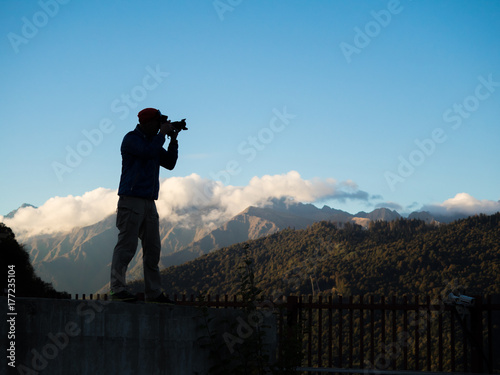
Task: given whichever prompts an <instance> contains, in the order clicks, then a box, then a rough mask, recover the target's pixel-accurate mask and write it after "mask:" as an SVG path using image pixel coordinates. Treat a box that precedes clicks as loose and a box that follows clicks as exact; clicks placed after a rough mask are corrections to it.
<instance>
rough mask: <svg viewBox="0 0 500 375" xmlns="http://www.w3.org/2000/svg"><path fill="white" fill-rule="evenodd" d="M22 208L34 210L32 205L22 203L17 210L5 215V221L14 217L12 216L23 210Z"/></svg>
mask: <svg viewBox="0 0 500 375" xmlns="http://www.w3.org/2000/svg"><path fill="white" fill-rule="evenodd" d="M24 207H33V208H36V207H35V206H33V205H32V204H29V203H23V204H22V205H21V206H20V207H18V208H17V209H15V210H13V211H10V212H9V213H8V214H7V215H5V216H4V217H5V218H7V219H12V218H13V217H14V215H15V214H16V212H17V211H19V210H20V209H21V208H24Z"/></svg>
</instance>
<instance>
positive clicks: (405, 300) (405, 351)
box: [403, 296, 409, 370]
mask: <svg viewBox="0 0 500 375" xmlns="http://www.w3.org/2000/svg"><path fill="white" fill-rule="evenodd" d="M407 307H408V297H407V296H403V332H404V335H405V344H406V343H407V342H408V337H409V333H408V309H407ZM407 369H408V345H403V370H407Z"/></svg>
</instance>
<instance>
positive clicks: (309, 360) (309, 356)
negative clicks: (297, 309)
mask: <svg viewBox="0 0 500 375" xmlns="http://www.w3.org/2000/svg"><path fill="white" fill-rule="evenodd" d="M311 304H312V296H309V301H308V305H307V306H308V307H307V328H308V329H307V331H308V332H307V336H308V340H307V365H308V366H309V367H311V366H312V306H311Z"/></svg>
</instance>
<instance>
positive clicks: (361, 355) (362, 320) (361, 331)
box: [359, 294, 365, 368]
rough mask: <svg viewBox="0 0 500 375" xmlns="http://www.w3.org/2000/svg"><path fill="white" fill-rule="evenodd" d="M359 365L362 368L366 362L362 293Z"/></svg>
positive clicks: (360, 302) (360, 299) (360, 300)
mask: <svg viewBox="0 0 500 375" xmlns="http://www.w3.org/2000/svg"><path fill="white" fill-rule="evenodd" d="M359 305H360V307H359V365H360V367H361V368H364V362H365V357H364V353H365V348H364V336H365V330H364V325H365V322H364V319H363V314H364V311H363V295H362V294H361V295H360V296H359Z"/></svg>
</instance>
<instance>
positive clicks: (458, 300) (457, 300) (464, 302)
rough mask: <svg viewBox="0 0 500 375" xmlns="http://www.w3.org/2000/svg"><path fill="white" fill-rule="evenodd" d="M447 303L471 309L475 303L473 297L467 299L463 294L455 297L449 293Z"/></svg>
mask: <svg viewBox="0 0 500 375" xmlns="http://www.w3.org/2000/svg"><path fill="white" fill-rule="evenodd" d="M448 303H450V304H454V305H460V306H465V307H472V306H474V304H475V303H476V299H475V298H474V297H469V296H466V295H463V294H459V295H458V296H457V295H456V294H453V293H450V294H448Z"/></svg>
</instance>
